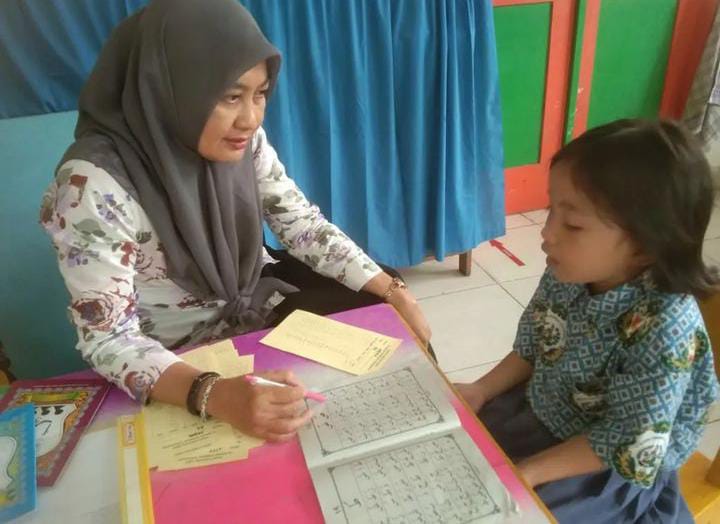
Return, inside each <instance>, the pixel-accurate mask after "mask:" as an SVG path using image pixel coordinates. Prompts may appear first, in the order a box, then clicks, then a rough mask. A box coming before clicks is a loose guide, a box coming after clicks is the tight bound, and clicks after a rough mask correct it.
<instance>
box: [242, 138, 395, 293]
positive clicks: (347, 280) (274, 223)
mask: <svg viewBox="0 0 720 524" xmlns="http://www.w3.org/2000/svg"><path fill="white" fill-rule="evenodd" d="M253 159H254V162H255V170H256V172H257V177H258V184H259V188H260V197H261V198H262V205H263V212H264V215H265V221H266V222H267V223H268V225H269V226H270V229H271V230H272V231H273V233H275V234H276V235H277V237H278V239H279V240H280V242H282V243H283V245H284V246H285V247H286V248H287V250H288V251H289V253H290V254H291V255H293V256H294V257H295V258H297V259H298V260H301V261H302V262H304V263H305V264H307V265H308V266H310V267H311V268H312V269H313V270H314V271H317V272H318V273H320V274H321V275H324V276H326V277H330V278H334V279H336V280H337V281H338V282H340V283H342V284H344V285H346V286H347V287H349V288H350V289H352V290H354V291H358V290H359V289H361V288H362V287H363V286H364V285H365V284H366V283H367V281H368V280H370V279H371V278H372V277H374V276H375V275H377V274H378V273H380V272H381V269H380V267H378V265H377V264H376V263H375V262H373V261H372V260H371V259H370V257H369V256H368V255H367V254H365V252H364V251H363V250H362V249H360V247H358V246H357V244H355V243H354V242H353V241H352V240H350V238H348V236H347V235H345V233H343V232H342V231H340V229H339V228H338V227H337V226H335V225H333V224H331V223H330V222H329V221H328V220H327V219H326V218H325V217H324V216H323V215H322V213H321V212H320V209H319V208H318V207H317V206H316V205H314V204H311V203H310V202H309V201H308V200H307V198H306V197H305V195H304V194H303V193H302V191H300V189H299V188H298V187H297V185H296V184H295V182H294V181H293V180H292V179H290V178H289V177H288V176H287V174H286V173H285V167H284V166H283V165H282V163H281V162H280V160H278V157H277V153H276V152H275V149H274V148H273V147H272V145H270V143H269V142H268V140H267V136H266V135H265V131H264V130H263V129H262V128H260V129H258V131H257V132H256V133H255V137H254V138H253Z"/></svg>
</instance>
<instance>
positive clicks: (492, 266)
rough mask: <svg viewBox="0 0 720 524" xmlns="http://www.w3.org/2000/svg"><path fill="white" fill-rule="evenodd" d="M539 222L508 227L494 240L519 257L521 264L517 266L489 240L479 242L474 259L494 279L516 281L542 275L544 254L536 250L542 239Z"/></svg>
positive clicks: (544, 264) (538, 249)
mask: <svg viewBox="0 0 720 524" xmlns="http://www.w3.org/2000/svg"><path fill="white" fill-rule="evenodd" d="M541 229H542V227H541V226H539V225H534V226H527V227H519V228H517V229H511V230H509V231H508V232H507V234H506V235H505V236H502V237H500V238H498V239H497V241H498V242H500V243H501V244H502V246H503V247H504V248H505V249H506V250H508V251H509V252H510V253H512V254H513V255H514V256H515V257H517V258H518V259H520V260H521V261H522V262H523V263H524V265H523V266H519V265H517V264H516V263H515V262H514V261H513V260H512V259H511V258H510V257H509V256H507V255H506V254H505V253H503V252H502V251H501V250H500V249H498V248H497V247H494V246H493V245H491V244H490V243H489V242H483V243H482V244H480V246H479V247H478V248H477V249H476V250H475V252H474V261H475V263H476V264H477V265H479V266H480V267H481V268H483V269H484V270H485V271H487V273H488V274H489V275H490V276H491V277H493V278H494V279H495V280H497V281H498V282H507V281H509V280H518V279H521V278H528V277H534V276H539V275H542V274H543V272H544V271H545V266H546V263H545V259H546V255H545V253H543V252H542V250H541V249H540V245H541V244H542V238H541V236H540V230H541Z"/></svg>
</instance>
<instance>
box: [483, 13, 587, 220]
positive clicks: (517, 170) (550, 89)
mask: <svg viewBox="0 0 720 524" xmlns="http://www.w3.org/2000/svg"><path fill="white" fill-rule="evenodd" d="M538 3H551V4H552V15H551V19H550V41H549V45H548V62H547V69H546V71H547V73H546V75H545V77H546V80H545V107H544V110H543V125H542V132H541V133H542V134H541V143H540V161H539V162H538V163H537V164H531V165H526V166H518V167H512V168H508V169H506V170H505V211H506V213H507V214H512V213H519V212H521V211H528V210H530V209H538V208H541V207H544V206H546V205H547V203H548V197H547V177H548V168H549V165H550V159H551V158H552V155H553V154H554V153H555V151H557V150H558V149H560V147H561V146H562V141H563V131H564V126H565V113H566V111H567V86H568V83H569V82H568V80H569V76H570V58H571V56H572V47H573V45H572V44H573V39H572V35H573V28H574V22H575V16H574V15H575V7H576V5H575V2H574V0H494V2H493V6H495V7H506V6H516V5H527V4H538Z"/></svg>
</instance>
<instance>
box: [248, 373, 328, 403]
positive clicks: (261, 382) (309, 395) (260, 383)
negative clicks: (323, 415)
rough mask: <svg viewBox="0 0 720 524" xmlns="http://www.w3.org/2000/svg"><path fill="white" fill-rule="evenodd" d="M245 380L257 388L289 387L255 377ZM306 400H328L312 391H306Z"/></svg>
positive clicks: (251, 376) (249, 376)
mask: <svg viewBox="0 0 720 524" xmlns="http://www.w3.org/2000/svg"><path fill="white" fill-rule="evenodd" d="M243 378H244V379H245V380H246V381H247V382H250V384H253V385H255V386H275V387H279V388H286V387H288V385H287V384H283V383H282V382H275V381H274V380H268V379H266V378H262V377H257V376H255V375H244V376H243ZM305 398H309V399H311V400H314V401H315V402H325V401H326V400H327V399H326V398H325V396H323V395H321V394H320V393H317V392H315V391H310V390H307V391H305Z"/></svg>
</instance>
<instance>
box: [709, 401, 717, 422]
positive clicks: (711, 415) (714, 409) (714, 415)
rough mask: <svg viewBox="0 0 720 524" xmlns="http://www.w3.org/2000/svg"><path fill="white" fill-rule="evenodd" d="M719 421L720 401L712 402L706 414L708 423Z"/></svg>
mask: <svg viewBox="0 0 720 524" xmlns="http://www.w3.org/2000/svg"><path fill="white" fill-rule="evenodd" d="M716 421H720V400H716V401H715V402H713V404H712V406H710V411H709V412H708V422H716Z"/></svg>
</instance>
